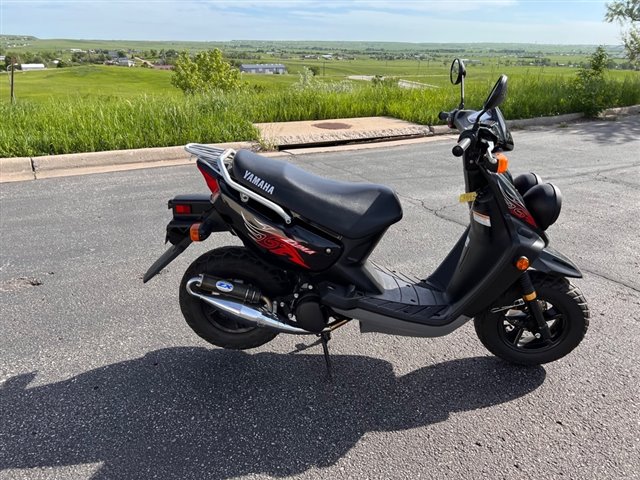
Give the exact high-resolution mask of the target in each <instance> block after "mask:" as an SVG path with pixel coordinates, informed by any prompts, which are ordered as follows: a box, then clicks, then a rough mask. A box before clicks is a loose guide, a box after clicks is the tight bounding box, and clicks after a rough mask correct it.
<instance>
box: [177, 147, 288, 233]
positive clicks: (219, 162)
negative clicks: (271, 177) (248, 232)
mask: <svg viewBox="0 0 640 480" xmlns="http://www.w3.org/2000/svg"><path fill="white" fill-rule="evenodd" d="M184 149H185V150H186V151H187V152H189V153H191V154H193V155H195V156H197V157H199V158H204V159H207V160H212V161H215V162H216V163H215V166H216V167H218V170H219V173H220V174H221V175H222V177H223V178H224V181H225V182H227V184H228V185H229V186H230V187H231V188H233V189H234V190H236V191H238V192H240V193H241V194H243V195H246V196H247V197H249V198H251V199H253V200H255V201H256V202H258V203H260V204H261V205H264V206H265V207H267V208H269V209H271V210H273V211H274V212H276V213H277V214H278V215H280V216H281V217H282V219H283V220H284V221H285V223H286V224H287V225H289V224H290V223H291V216H290V215H289V214H287V212H285V211H284V210H283V208H282V207H281V206H280V205H278V204H276V203H274V202H272V201H271V200H269V199H266V198H264V197H262V196H260V195H258V194H257V193H255V192H254V191H252V190H249V189H248V188H246V187H243V186H242V185H240V184H239V183H237V182H235V181H234V180H233V179H232V178H231V175H229V171H228V170H227V167H226V165H225V164H224V161H225V160H226V159H227V158H229V157H233V156H234V155H235V154H236V151H235V150H233V149H232V148H229V149H227V150H222V149H221V148H216V147H209V146H207V145H202V144H199V143H189V144H187V145H186V146H185V147H184Z"/></svg>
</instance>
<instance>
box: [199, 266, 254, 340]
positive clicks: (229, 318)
mask: <svg viewBox="0 0 640 480" xmlns="http://www.w3.org/2000/svg"><path fill="white" fill-rule="evenodd" d="M232 281H233V282H236V283H244V281H243V280H240V279H237V278H236V279H232ZM202 293H203V294H206V293H208V292H202ZM200 306H201V308H202V313H203V314H204V316H205V318H206V319H207V321H208V322H209V323H210V324H211V325H212V326H214V327H215V328H217V329H219V330H222V331H223V332H226V333H237V334H240V333H247V332H250V331H252V330H255V329H256V328H258V327H249V326H247V325H245V324H244V323H241V322H238V321H237V320H236V319H235V318H234V317H233V315H230V314H228V313H226V312H221V311H220V310H218V309H217V308H215V307H214V306H213V305H209V304H208V303H205V302H203V301H200Z"/></svg>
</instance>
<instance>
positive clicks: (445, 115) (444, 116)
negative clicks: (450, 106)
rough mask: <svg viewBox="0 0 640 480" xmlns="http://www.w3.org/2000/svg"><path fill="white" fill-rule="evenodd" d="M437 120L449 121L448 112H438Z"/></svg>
mask: <svg viewBox="0 0 640 480" xmlns="http://www.w3.org/2000/svg"><path fill="white" fill-rule="evenodd" d="M438 119H439V120H443V121H444V120H449V112H440V113H439V114H438Z"/></svg>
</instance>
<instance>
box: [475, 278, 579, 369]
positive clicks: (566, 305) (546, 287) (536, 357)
mask: <svg viewBox="0 0 640 480" xmlns="http://www.w3.org/2000/svg"><path fill="white" fill-rule="evenodd" d="M531 276H532V280H533V284H534V287H535V289H536V293H537V301H538V302H539V303H540V306H541V307H542V312H543V316H544V319H545V320H546V322H547V325H548V326H549V331H550V333H551V338H550V339H548V340H544V339H543V338H541V336H540V335H537V323H536V321H535V319H534V318H533V315H532V314H531V312H530V311H529V308H528V307H527V306H526V304H525V305H522V306H518V307H514V308H510V309H507V310H504V311H501V312H496V313H491V312H490V310H491V308H495V307H500V306H507V305H513V304H515V303H516V301H517V300H518V299H519V298H520V297H519V295H518V293H517V292H516V291H511V292H510V293H507V294H506V295H503V296H502V297H501V298H500V299H499V300H498V301H496V303H495V304H494V305H492V306H491V308H489V309H488V311H486V312H484V313H482V314H481V315H478V316H477V317H476V318H475V319H474V325H475V328H476V333H477V334H478V338H479V339H480V341H481V342H482V344H483V345H484V346H485V347H487V349H488V350H489V351H490V352H491V353H493V354H494V355H496V356H498V357H500V358H502V359H504V360H507V361H509V362H512V363H519V364H522V365H539V364H542V363H548V362H553V361H555V360H558V359H559V358H562V357H564V356H565V355H567V354H568V353H569V352H571V351H572V350H573V349H574V348H575V347H577V346H578V344H579V343H580V342H581V341H582V339H583V338H584V335H585V333H586V332H587V328H588V326H589V307H588V306H587V302H586V300H585V299H584V296H583V295H582V293H581V292H580V290H579V289H578V288H577V287H575V286H574V285H572V284H571V283H570V282H569V281H568V280H566V279H565V278H561V277H554V276H548V275H539V274H532V275H531Z"/></svg>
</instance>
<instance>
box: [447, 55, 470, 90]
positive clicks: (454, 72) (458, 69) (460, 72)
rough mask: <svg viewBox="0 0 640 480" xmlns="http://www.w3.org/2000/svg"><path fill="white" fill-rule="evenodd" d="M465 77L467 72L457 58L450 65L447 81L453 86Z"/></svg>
mask: <svg viewBox="0 0 640 480" xmlns="http://www.w3.org/2000/svg"><path fill="white" fill-rule="evenodd" d="M466 75H467V70H466V69H465V68H464V63H463V62H462V60H460V59H459V58H456V59H455V60H454V61H453V62H452V63H451V70H449V80H451V83H453V84H454V85H458V84H459V83H460V82H462V81H463V80H464V77H465V76H466Z"/></svg>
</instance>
